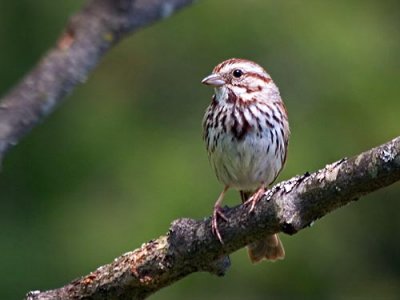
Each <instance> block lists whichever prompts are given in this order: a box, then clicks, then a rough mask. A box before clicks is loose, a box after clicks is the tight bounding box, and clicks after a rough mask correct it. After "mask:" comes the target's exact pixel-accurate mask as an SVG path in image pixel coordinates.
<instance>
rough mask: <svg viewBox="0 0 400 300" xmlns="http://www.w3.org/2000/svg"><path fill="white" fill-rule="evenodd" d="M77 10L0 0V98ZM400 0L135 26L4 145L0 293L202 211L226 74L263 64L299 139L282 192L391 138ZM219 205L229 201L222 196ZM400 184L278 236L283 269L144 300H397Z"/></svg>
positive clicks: (280, 7)
mask: <svg viewBox="0 0 400 300" xmlns="http://www.w3.org/2000/svg"><path fill="white" fill-rule="evenodd" d="M82 3H83V1H70V0H62V1H61V0H58V1H54V0H36V1H32V0H30V1H29V0H18V1H1V2H0V43H1V48H0V49H1V50H0V70H1V72H0V93H1V94H5V93H6V92H7V91H8V90H9V89H10V88H11V87H12V86H13V85H14V84H16V83H17V82H18V80H19V79H20V78H21V77H22V76H23V75H24V74H25V73H26V72H27V71H28V70H30V69H31V68H32V67H33V66H34V65H35V63H36V62H37V61H38V60H39V59H40V57H41V56H42V55H43V54H44V53H45V52H46V51H47V49H48V48H49V47H50V46H52V45H53V44H54V41H55V40H56V39H57V37H58V35H59V33H60V32H61V31H62V28H63V26H64V25H65V23H66V21H67V19H68V17H69V16H70V15H71V14H72V13H73V12H74V11H76V10H78V9H79V8H80V7H81V5H82ZM399 31H400V2H399V1H368V0H367V1H365V0H358V1H344V0H341V1H329V2H328V1H317V0H314V1H294V0H288V1H282V0H279V1H278V0H274V1H272V0H271V1H261V0H259V1H256V0H249V1H238V0H237V1H228V0H224V1H222V0H220V1H211V0H203V1H198V2H197V4H196V5H193V6H191V7H190V8H188V9H185V10H184V11H181V12H180V13H178V14H176V15H173V16H172V17H171V18H169V19H167V20H164V21H162V22H158V23H156V24H154V25H152V26H150V27H148V28H145V29H143V30H140V31H139V32H137V33H136V34H134V35H133V36H131V37H129V38H128V39H126V40H124V41H123V42H122V43H120V44H119V45H118V46H117V47H115V48H114V49H113V50H112V51H110V52H109V53H108V54H107V55H106V56H105V58H104V59H103V60H102V61H101V63H100V64H99V66H98V67H97V68H96V70H95V71H94V72H93V73H92V74H91V75H90V77H89V78H88V80H87V82H85V83H84V84H83V85H81V86H79V87H78V88H77V89H76V90H74V92H73V94H72V95H71V96H69V97H68V98H67V101H65V102H64V103H63V104H62V105H61V106H60V107H58V109H57V110H56V111H55V112H54V113H53V114H52V115H51V116H50V117H49V118H48V119H46V120H45V121H44V122H43V123H42V124H41V125H39V126H37V127H36V128H35V129H34V130H33V131H32V133H31V134H29V135H28V136H27V137H26V138H24V139H23V140H22V141H21V143H20V144H19V145H18V146H17V147H15V148H13V149H11V151H10V152H9V153H8V155H7V156H6V159H5V161H4V165H3V170H2V172H1V173H0V270H1V271H0V298H1V299H21V298H22V297H23V295H24V294H25V293H26V292H27V291H29V290H34V289H41V290H44V289H50V288H56V287H60V286H61V285H63V284H65V283H67V282H69V281H70V280H72V279H74V278H76V277H79V276H81V275H84V274H87V273H89V272H90V271H92V270H94V269H95V268H96V267H98V266H100V265H102V264H105V263H108V262H111V261H112V260H113V258H114V257H116V256H118V255H120V254H122V253H124V252H126V251H129V250H132V249H135V248H137V247H139V246H140V245H141V244H142V243H143V242H146V241H148V240H150V239H152V238H155V237H157V236H159V235H161V234H164V233H165V232H166V231H167V229H168V226H169V224H170V222H171V221H172V220H174V219H176V218H180V217H191V218H198V219H200V218H203V217H205V216H209V215H210V213H211V210H212V206H213V203H214V201H215V200H216V197H217V196H218V194H219V192H220V190H221V185H220V184H219V183H218V182H217V180H216V179H215V176H214V174H213V172H212V170H211V167H210V166H209V165H208V160H207V155H206V151H205V149H204V145H203V142H202V140H201V125H200V124H201V119H202V117H203V113H204V110H205V108H206V106H207V105H208V103H209V101H210V98H211V94H212V91H211V89H210V88H207V87H204V86H202V85H201V84H200V80H201V79H202V78H203V77H204V76H205V75H208V74H209V72H210V71H211V70H212V68H213V67H214V66H215V65H216V64H217V63H219V62H221V61H222V60H224V59H227V58H230V57H243V58H248V59H251V60H254V61H256V62H258V63H260V64H261V65H263V66H264V67H265V68H266V69H267V71H268V72H269V73H270V74H271V75H272V77H273V79H274V81H275V82H276V83H277V85H278V86H279V87H280V90H281V94H282V96H283V98H284V100H285V102H286V105H287V108H288V111H289V117H290V123H291V129H292V137H291V141H290V149H289V154H288V161H287V164H286V168H285V170H284V172H283V173H282V174H281V176H280V178H279V180H282V179H287V178H290V177H292V176H294V175H296V174H300V173H304V172H305V171H313V170H316V169H318V168H321V167H323V166H325V164H327V163H330V162H333V161H335V160H338V159H340V158H342V157H345V156H352V155H354V154H357V153H359V152H361V151H364V150H367V149H369V148H371V147H373V146H376V145H379V144H381V143H384V142H386V141H388V140H390V139H392V138H394V137H395V136H397V135H399V133H400V100H399V94H400V34H399V33H400V32H399ZM225 203H226V204H228V205H235V204H237V203H239V197H238V195H237V193H235V192H233V191H231V192H230V193H228V196H227V198H226V202H225ZM399 210H400V185H399V183H397V184H395V185H393V186H391V187H389V188H386V189H383V190H381V191H379V192H376V193H374V194H372V195H369V196H367V197H363V198H362V199H361V200H360V201H358V202H355V203H352V204H351V205H349V206H346V207H345V208H342V209H339V210H337V211H335V212H334V213H332V214H330V215H328V216H326V217H324V218H323V219H321V220H319V221H317V222H316V223H315V225H314V226H313V227H312V228H310V229H307V230H304V231H301V232H300V233H299V234H297V235H295V236H292V237H289V236H284V235H281V238H282V240H283V243H284V245H285V248H286V254H287V257H286V259H285V260H284V261H280V262H277V263H273V264H272V263H262V264H259V265H251V264H250V263H249V261H248V258H247V254H246V251H244V250H240V251H238V252H237V253H234V254H233V255H232V256H231V258H232V262H233V265H232V267H231V269H230V270H229V272H228V273H227V275H226V276H225V277H223V278H217V277H214V276H211V275H209V274H206V273H202V274H193V275H191V276H189V277H187V278H185V279H184V280H182V281H180V282H178V283H176V284H174V285H173V286H171V287H168V288H165V289H163V290H162V291H160V292H159V293H158V294H156V295H155V296H153V297H152V299H223V298H226V299H244V298H245V297H246V299H263V298H265V299H266V298H268V299H299V298H300V299H302V298H308V299H398V297H399V295H400V234H399V228H400V217H399V216H400V213H399Z"/></svg>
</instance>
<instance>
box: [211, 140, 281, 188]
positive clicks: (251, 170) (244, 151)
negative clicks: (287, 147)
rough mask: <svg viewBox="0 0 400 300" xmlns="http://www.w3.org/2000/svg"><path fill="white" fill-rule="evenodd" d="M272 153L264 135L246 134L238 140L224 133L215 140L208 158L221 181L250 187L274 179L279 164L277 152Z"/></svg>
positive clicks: (272, 148)
mask: <svg viewBox="0 0 400 300" xmlns="http://www.w3.org/2000/svg"><path fill="white" fill-rule="evenodd" d="M276 153H277V151H276V145H275V143H271V142H270V139H269V137H268V135H263V136H261V137H260V136H257V135H255V134H250V135H248V136H246V137H245V138H244V139H242V140H237V139H236V140H235V139H234V138H232V136H229V135H228V136H225V137H223V138H221V139H220V140H219V142H218V145H217V146H216V148H215V150H214V152H213V153H212V154H210V160H211V164H212V166H213V168H214V170H215V173H216V174H217V178H218V179H219V181H221V182H222V183H223V184H224V185H228V186H230V187H232V188H236V189H238V190H246V191H252V190H255V189H257V188H259V187H260V186H261V185H262V184H265V185H269V184H270V183H272V181H273V180H274V179H275V177H276V175H277V174H278V172H279V170H280V169H281V167H282V160H281V159H280V157H281V156H280V155H277V154H276Z"/></svg>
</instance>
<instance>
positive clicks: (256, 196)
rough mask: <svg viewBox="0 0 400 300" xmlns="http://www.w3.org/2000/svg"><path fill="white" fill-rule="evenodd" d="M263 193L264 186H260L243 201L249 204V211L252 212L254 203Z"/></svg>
mask: <svg viewBox="0 0 400 300" xmlns="http://www.w3.org/2000/svg"><path fill="white" fill-rule="evenodd" d="M264 193H265V188H264V187H260V188H259V189H258V190H257V191H256V192H255V193H254V194H253V195H252V196H251V197H250V198H249V199H248V200H247V201H246V202H245V203H244V205H246V206H248V205H250V210H249V212H252V211H253V210H254V208H255V207H256V204H257V202H258V201H260V199H261V198H262V195H263V194H264Z"/></svg>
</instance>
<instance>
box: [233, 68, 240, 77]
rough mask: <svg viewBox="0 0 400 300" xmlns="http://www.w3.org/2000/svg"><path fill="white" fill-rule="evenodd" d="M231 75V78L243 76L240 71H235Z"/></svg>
mask: <svg viewBox="0 0 400 300" xmlns="http://www.w3.org/2000/svg"><path fill="white" fill-rule="evenodd" d="M232 74H233V77H236V78H239V77H240V76H242V75H243V72H242V70H239V69H236V70H234V71H233V73H232Z"/></svg>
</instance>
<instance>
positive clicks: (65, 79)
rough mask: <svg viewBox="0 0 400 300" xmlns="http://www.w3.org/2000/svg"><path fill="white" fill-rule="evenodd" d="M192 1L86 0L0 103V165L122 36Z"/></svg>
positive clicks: (168, 14) (83, 79) (164, 16)
mask: <svg viewBox="0 0 400 300" xmlns="http://www.w3.org/2000/svg"><path fill="white" fill-rule="evenodd" d="M193 2H194V0H90V1H88V3H87V4H86V6H85V7H84V8H83V9H82V10H81V11H80V12H78V13H77V14H75V15H74V16H73V17H71V19H70V20H69V23H68V25H67V27H66V29H65V30H64V32H63V33H62V35H61V37H60V38H59V40H58V42H57V44H56V45H55V46H54V48H53V49H51V50H50V51H49V52H48V53H47V54H46V55H45V57H44V58H42V60H41V61H40V62H39V63H38V65H37V66H36V67H35V68H34V69H33V70H32V71H31V72H30V73H29V74H27V75H26V76H25V78H23V79H22V81H21V82H20V83H19V84H17V85H16V86H15V87H14V88H13V89H12V90H11V91H10V92H9V94H7V95H6V96H5V97H4V98H3V99H2V101H1V103H0V164H1V161H2V158H3V157H4V154H5V153H6V151H7V150H8V149H9V148H10V147H11V146H13V145H15V144H16V143H17V142H18V141H19V140H20V139H21V138H22V137H23V136H24V135H25V134H26V133H28V132H29V131H30V130H31V129H32V128H33V127H34V126H35V125H36V124H38V123H39V122H40V121H42V120H43V119H44V117H46V116H47V115H48V114H50V113H51V111H52V110H53V109H54V108H55V107H56V105H57V104H58V103H59V102H60V101H61V100H62V98H63V97H65V96H66V95H67V94H68V93H69V92H71V90H72V89H73V88H74V87H75V86H76V85H78V84H79V83H82V82H84V81H85V79H86V78H87V76H88V74H89V72H90V71H91V70H92V69H93V68H94V67H95V66H96V65H97V64H98V62H99V60H100V59H101V58H102V56H103V55H104V54H105V53H106V52H107V50H109V49H110V48H111V47H112V46H113V45H115V44H116V43H117V42H118V41H119V40H121V39H122V38H123V37H125V36H127V35H128V34H129V33H131V32H133V31H135V30H137V29H139V28H140V27H143V26H145V25H148V24H150V23H152V22H154V21H156V20H158V19H162V18H166V17H168V16H170V15H171V14H172V13H174V12H175V11H177V10H179V9H180V8H182V7H184V6H187V5H189V4H191V3H193Z"/></svg>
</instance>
